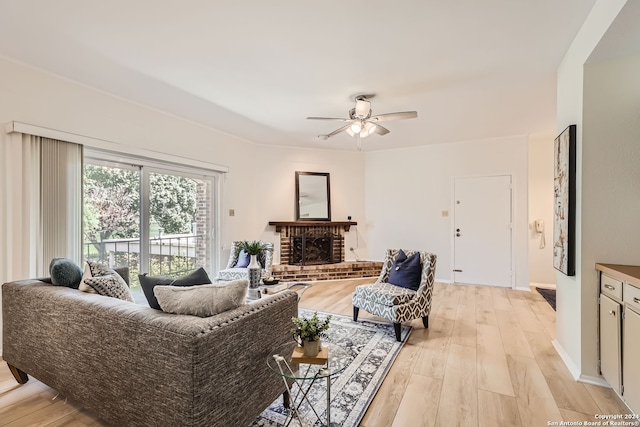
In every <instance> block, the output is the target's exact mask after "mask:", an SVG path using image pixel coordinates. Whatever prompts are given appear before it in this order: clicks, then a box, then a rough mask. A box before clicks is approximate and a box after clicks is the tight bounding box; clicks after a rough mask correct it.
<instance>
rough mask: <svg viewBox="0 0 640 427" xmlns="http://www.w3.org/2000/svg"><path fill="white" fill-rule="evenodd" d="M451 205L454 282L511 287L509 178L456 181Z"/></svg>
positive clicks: (477, 178)
mask: <svg viewBox="0 0 640 427" xmlns="http://www.w3.org/2000/svg"><path fill="white" fill-rule="evenodd" d="M454 203H455V206H454V237H453V239H454V240H453V241H454V265H455V267H454V281H455V282H456V283H471V284H477V285H492V286H505V287H511V286H512V268H511V256H512V254H511V252H512V251H511V227H512V219H511V176H509V175H500V176H485V177H475V178H457V179H456V180H455V183H454Z"/></svg>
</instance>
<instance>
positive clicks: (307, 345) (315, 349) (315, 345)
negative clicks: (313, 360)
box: [302, 340, 322, 357]
mask: <svg viewBox="0 0 640 427" xmlns="http://www.w3.org/2000/svg"><path fill="white" fill-rule="evenodd" d="M320 348H322V346H321V344H320V340H318V341H307V340H304V341H302V350H303V351H304V355H305V356H307V357H316V356H317V355H318V353H320Z"/></svg>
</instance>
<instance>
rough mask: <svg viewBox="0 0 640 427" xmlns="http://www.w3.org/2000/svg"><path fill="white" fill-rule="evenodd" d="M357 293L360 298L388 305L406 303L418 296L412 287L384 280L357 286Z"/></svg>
mask: <svg viewBox="0 0 640 427" xmlns="http://www.w3.org/2000/svg"><path fill="white" fill-rule="evenodd" d="M355 293H356V295H357V296H358V297H359V298H363V299H366V300H368V301H371V302H373V303H376V304H382V305H386V306H392V305H401V304H405V303H407V302H409V301H411V300H412V299H413V298H414V297H415V296H416V291H414V290H412V289H408V288H403V287H401V286H396V285H392V284H390V283H383V282H377V283H372V284H370V285H360V286H357V287H356V292H355Z"/></svg>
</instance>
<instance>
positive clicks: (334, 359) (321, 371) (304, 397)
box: [267, 341, 353, 427]
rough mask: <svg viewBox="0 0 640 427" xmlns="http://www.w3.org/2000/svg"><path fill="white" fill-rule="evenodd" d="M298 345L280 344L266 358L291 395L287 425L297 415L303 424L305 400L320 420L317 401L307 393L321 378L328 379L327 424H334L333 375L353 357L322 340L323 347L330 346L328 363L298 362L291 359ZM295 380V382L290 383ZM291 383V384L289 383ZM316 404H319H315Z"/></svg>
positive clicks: (338, 372)
mask: <svg viewBox="0 0 640 427" xmlns="http://www.w3.org/2000/svg"><path fill="white" fill-rule="evenodd" d="M296 346H297V344H296V343H295V342H293V341H292V342H291V343H290V344H289V343H287V344H285V345H283V346H280V347H278V348H277V349H276V350H275V351H274V352H273V354H272V355H270V356H268V357H267V366H269V368H270V369H271V370H272V371H273V372H275V373H276V374H278V375H280V376H281V377H282V380H283V381H284V384H285V387H286V388H287V391H288V392H289V396H290V397H291V402H290V411H289V415H288V416H287V421H286V423H285V427H286V426H288V425H289V424H290V423H291V421H292V420H293V418H294V417H297V418H298V421H299V422H300V425H302V417H301V416H300V407H301V406H302V404H303V403H304V402H307V404H308V406H309V407H310V408H311V410H312V411H313V413H314V414H315V415H316V417H317V418H318V420H320V421H321V422H322V420H321V418H320V415H318V412H316V409H315V408H314V404H313V403H312V402H311V401H310V400H309V398H308V394H309V391H310V390H311V387H312V386H313V384H315V383H316V381H318V380H323V379H326V381H327V393H326V398H327V400H326V404H327V409H326V415H327V422H326V425H327V426H330V425H331V378H332V377H334V376H336V375H338V374H340V373H341V372H342V371H344V370H345V369H346V367H347V366H349V363H351V361H352V360H353V359H352V357H351V356H350V355H349V354H348V353H347V352H346V351H345V350H343V349H342V348H341V347H339V346H337V345H336V344H331V343H329V344H327V343H322V347H323V348H324V347H328V349H329V357H328V359H327V363H326V364H324V365H315V364H310V363H297V362H292V361H291V356H292V354H293V349H294V348H295V347H296ZM291 380H293V382H291ZM290 383H291V385H289V384H290ZM294 384H295V385H296V391H295V394H294V393H293V389H294ZM316 404H317V403H316Z"/></svg>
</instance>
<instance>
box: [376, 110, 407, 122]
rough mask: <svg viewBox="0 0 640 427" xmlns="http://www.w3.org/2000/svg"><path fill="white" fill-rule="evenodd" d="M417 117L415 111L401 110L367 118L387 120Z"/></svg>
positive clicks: (380, 120)
mask: <svg viewBox="0 0 640 427" xmlns="http://www.w3.org/2000/svg"><path fill="white" fill-rule="evenodd" d="M416 117H418V112H417V111H402V112H398V113H387V114H378V115H377V116H373V117H371V118H370V119H369V121H370V122H374V123H375V122H387V121H390V120H402V119H415V118H416Z"/></svg>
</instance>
